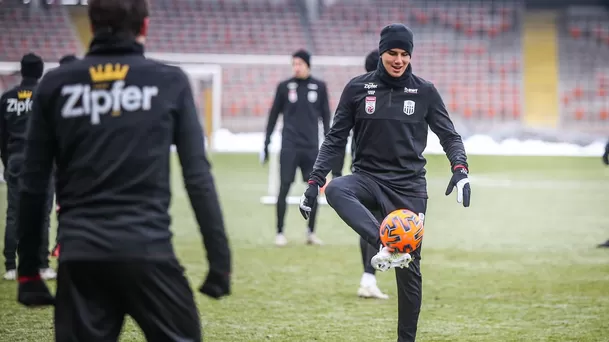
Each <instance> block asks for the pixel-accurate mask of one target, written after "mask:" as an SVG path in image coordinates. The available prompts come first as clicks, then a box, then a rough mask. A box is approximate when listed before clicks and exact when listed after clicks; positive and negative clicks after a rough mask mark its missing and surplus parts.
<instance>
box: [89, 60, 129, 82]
mask: <svg viewBox="0 0 609 342" xmlns="http://www.w3.org/2000/svg"><path fill="white" fill-rule="evenodd" d="M128 72H129V66H128V65H121V64H119V63H116V64H114V65H112V64H110V63H108V64H106V65H104V66H102V65H101V64H99V65H97V66H95V67H90V68H89V74H90V75H91V80H92V81H93V82H95V83H97V82H111V81H118V80H124V79H125V77H126V76H127V73H128Z"/></svg>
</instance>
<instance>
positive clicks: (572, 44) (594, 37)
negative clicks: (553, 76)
mask: <svg viewBox="0 0 609 342" xmlns="http://www.w3.org/2000/svg"><path fill="white" fill-rule="evenodd" d="M559 30H560V32H559V34H560V42H561V44H560V54H559V55H560V66H561V68H560V84H561V86H560V88H561V90H560V93H561V96H562V98H561V102H562V104H561V108H562V113H561V117H562V120H563V122H564V123H565V124H569V125H581V126H594V125H598V124H601V125H603V126H605V127H606V125H609V96H608V95H609V63H608V62H609V13H607V11H605V10H603V9H602V8H599V7H573V8H569V9H568V10H566V11H565V12H564V15H563V16H562V18H561V23H560V25H559Z"/></svg>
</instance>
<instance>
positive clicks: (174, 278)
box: [125, 260, 202, 342]
mask: <svg viewBox="0 0 609 342" xmlns="http://www.w3.org/2000/svg"><path fill="white" fill-rule="evenodd" d="M129 267H130V268H131V272H130V273H131V275H132V276H131V277H130V279H128V283H127V282H126V283H125V292H126V293H125V295H126V296H128V305H127V313H128V314H129V315H130V316H131V317H133V319H134V320H135V321H136V322H137V324H138V325H139V326H140V328H141V329H142V331H143V332H144V335H145V336H146V341H148V342H178V341H179V342H183V341H188V342H200V341H201V340H202V331H201V322H200V318H199V312H198V311H197V306H196V304H195V301H194V297H193V293H192V290H191V288H190V284H189V283H188V280H187V279H186V277H185V276H184V269H183V268H182V266H181V265H180V264H179V262H178V261H177V260H167V261H149V262H139V263H133V264H131V266H129Z"/></svg>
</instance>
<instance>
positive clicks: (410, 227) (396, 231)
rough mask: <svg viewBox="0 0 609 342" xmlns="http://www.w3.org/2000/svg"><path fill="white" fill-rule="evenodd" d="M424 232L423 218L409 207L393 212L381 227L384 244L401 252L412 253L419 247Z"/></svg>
mask: <svg viewBox="0 0 609 342" xmlns="http://www.w3.org/2000/svg"><path fill="white" fill-rule="evenodd" d="M423 232H424V228H423V220H422V218H421V217H419V215H417V214H415V213H413V212H412V211H410V210H408V209H398V210H395V211H393V212H391V213H390V214H389V215H387V217H385V219H384V220H383V222H382V223H381V228H380V229H379V233H380V234H381V242H383V245H384V246H385V247H387V248H390V249H393V250H394V251H395V252H400V253H412V252H413V251H415V250H416V249H417V248H419V247H420V246H421V242H422V241H423Z"/></svg>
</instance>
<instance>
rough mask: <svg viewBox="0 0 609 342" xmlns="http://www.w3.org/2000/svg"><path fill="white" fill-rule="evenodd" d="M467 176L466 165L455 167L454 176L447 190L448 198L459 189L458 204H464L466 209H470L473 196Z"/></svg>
mask: <svg viewBox="0 0 609 342" xmlns="http://www.w3.org/2000/svg"><path fill="white" fill-rule="evenodd" d="M467 175H468V170H467V167H465V166H464V165H457V166H455V167H454V168H453V176H452V177H451V179H450V182H449V183H448V188H446V196H448V195H450V194H451V193H452V192H453V189H454V188H455V187H456V188H457V203H463V206H464V207H469V201H470V197H471V194H472V190H471V188H470V186H469V178H468V177H467Z"/></svg>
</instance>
